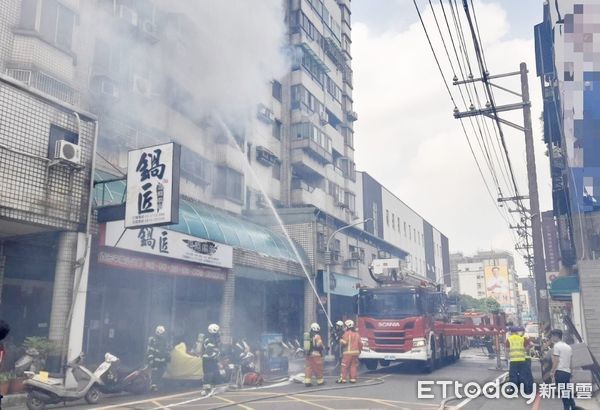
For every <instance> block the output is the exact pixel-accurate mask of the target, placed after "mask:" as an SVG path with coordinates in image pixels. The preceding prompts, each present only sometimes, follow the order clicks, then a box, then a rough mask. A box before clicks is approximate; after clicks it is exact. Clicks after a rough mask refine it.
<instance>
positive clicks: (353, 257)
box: [350, 252, 360, 260]
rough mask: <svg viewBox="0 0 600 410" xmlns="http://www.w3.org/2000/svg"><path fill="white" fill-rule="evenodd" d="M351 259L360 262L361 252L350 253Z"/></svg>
mask: <svg viewBox="0 0 600 410" xmlns="http://www.w3.org/2000/svg"><path fill="white" fill-rule="evenodd" d="M350 259H353V260H360V252H351V253H350Z"/></svg>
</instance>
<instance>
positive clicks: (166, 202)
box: [125, 142, 181, 228]
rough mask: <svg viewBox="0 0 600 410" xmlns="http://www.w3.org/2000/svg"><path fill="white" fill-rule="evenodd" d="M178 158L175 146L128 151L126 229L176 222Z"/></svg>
mask: <svg viewBox="0 0 600 410" xmlns="http://www.w3.org/2000/svg"><path fill="white" fill-rule="evenodd" d="M180 156H181V147H180V146H179V145H178V144H176V143H174V142H170V143H167V144H161V145H155V146H152V147H146V148H140V149H135V150H132V151H129V156H128V162H127V203H126V204H125V227H126V228H134V227H142V226H155V225H170V224H176V223H178V222H179V159H180Z"/></svg>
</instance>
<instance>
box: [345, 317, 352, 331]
mask: <svg viewBox="0 0 600 410" xmlns="http://www.w3.org/2000/svg"><path fill="white" fill-rule="evenodd" d="M344 324H345V325H346V327H347V328H348V329H353V328H354V321H353V320H350V319H348V320H346V322H345V323H344Z"/></svg>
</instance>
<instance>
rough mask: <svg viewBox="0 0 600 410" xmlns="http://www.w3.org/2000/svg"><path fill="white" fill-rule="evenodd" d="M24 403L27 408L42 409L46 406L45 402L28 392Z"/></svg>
mask: <svg viewBox="0 0 600 410" xmlns="http://www.w3.org/2000/svg"><path fill="white" fill-rule="evenodd" d="M26 405H27V408H28V409H29V410H44V409H45V408H46V403H44V402H43V401H41V400H40V399H38V398H35V397H33V396H32V395H30V394H28V395H27V402H26Z"/></svg>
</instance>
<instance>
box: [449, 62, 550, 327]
mask: <svg viewBox="0 0 600 410" xmlns="http://www.w3.org/2000/svg"><path fill="white" fill-rule="evenodd" d="M517 75H519V76H520V78H521V93H518V92H515V91H513V90H509V89H507V88H505V87H502V86H500V85H498V84H496V83H492V82H491V81H490V80H492V79H499V78H505V77H511V76H517ZM479 81H481V82H483V83H485V84H486V85H487V86H488V87H489V86H491V87H495V88H497V89H500V90H502V91H505V92H507V93H510V94H512V95H515V96H518V97H521V101H520V102H518V103H513V104H506V105H501V106H496V105H493V104H490V102H489V101H488V104H486V107H483V108H480V109H475V107H471V109H470V110H469V111H465V112H460V111H458V110H457V109H455V111H454V117H455V118H466V117H474V116H479V115H481V116H484V117H488V118H491V119H492V120H494V121H497V122H499V123H502V124H505V125H508V126H510V127H512V128H514V129H517V130H519V131H523V133H524V135H525V153H526V158H527V177H528V187H529V195H526V196H525V195H517V196H513V197H500V198H498V202H514V203H515V204H516V207H517V210H509V212H518V213H520V214H521V215H522V216H523V218H522V219H521V221H522V224H520V225H518V226H511V229H517V230H518V231H520V232H519V233H520V235H519V236H520V237H522V239H523V240H524V242H525V244H524V245H519V244H517V246H515V249H517V250H525V251H526V252H527V255H526V256H525V259H526V263H527V266H528V267H529V268H530V270H532V271H533V272H532V273H533V278H534V281H535V299H536V305H537V311H538V321H539V322H541V323H543V324H544V325H546V324H549V323H550V310H549V304H548V288H547V283H546V267H545V263H544V245H543V236H542V223H541V213H540V201H539V196H538V189H537V173H536V168H535V151H534V146H533V129H532V125H531V102H530V101H529V83H528V81H527V65H526V64H525V63H521V65H520V70H519V71H513V72H510V73H505V74H497V75H489V74H488V73H487V72H485V73H484V75H483V76H482V78H472V77H471V78H469V79H465V80H461V81H458V80H455V81H454V85H461V84H467V83H474V82H479ZM520 109H522V110H523V126H521V125H518V124H515V123H513V122H511V121H508V120H506V119H503V118H500V117H499V115H498V113H500V112H506V111H513V110H520ZM527 199H528V200H529V209H527V208H525V207H524V206H523V200H527ZM527 219H529V223H527ZM528 231H530V232H531V233H529V232H528ZM530 238H531V244H530V242H529V239H530ZM531 251H533V255H531Z"/></svg>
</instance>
